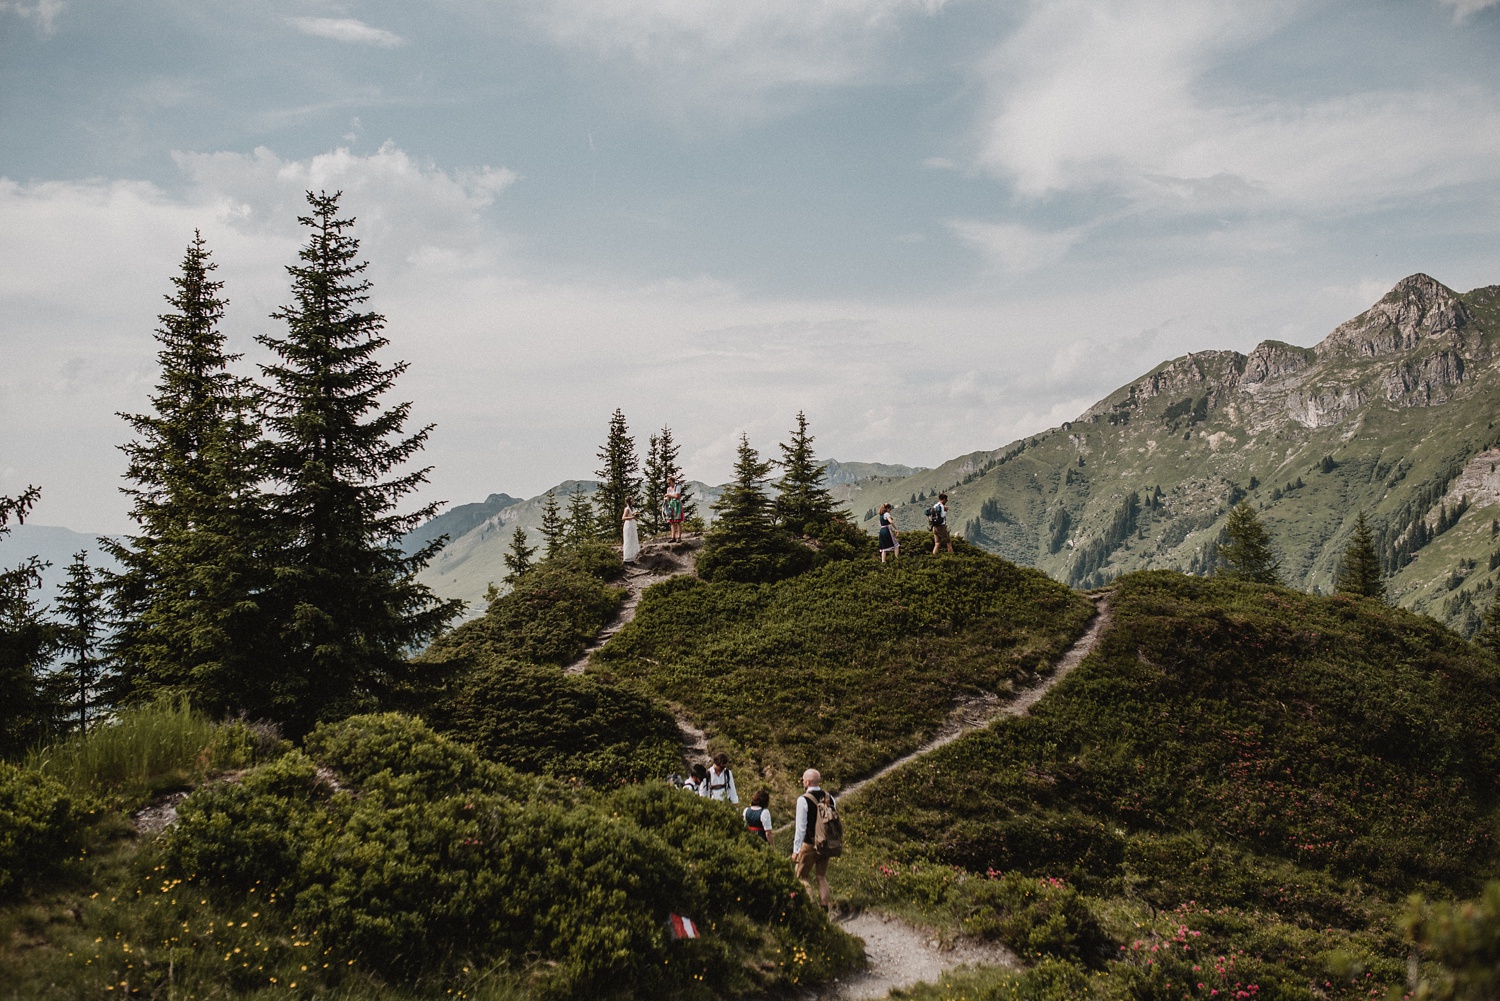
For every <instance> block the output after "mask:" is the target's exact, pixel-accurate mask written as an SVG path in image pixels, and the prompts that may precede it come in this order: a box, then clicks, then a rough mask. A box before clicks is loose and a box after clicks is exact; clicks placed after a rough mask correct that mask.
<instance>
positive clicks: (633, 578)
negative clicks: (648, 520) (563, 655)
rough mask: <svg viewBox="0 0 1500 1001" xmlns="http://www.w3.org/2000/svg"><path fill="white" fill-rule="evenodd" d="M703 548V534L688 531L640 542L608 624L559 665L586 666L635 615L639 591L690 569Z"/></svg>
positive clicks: (576, 669) (579, 669) (574, 669)
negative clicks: (580, 652)
mask: <svg viewBox="0 0 1500 1001" xmlns="http://www.w3.org/2000/svg"><path fill="white" fill-rule="evenodd" d="M702 548H703V536H701V535H690V536H688V537H686V538H684V539H683V540H682V541H681V542H657V541H648V542H645V543H643V544H642V545H641V554H640V556H638V557H636V561H635V562H634V563H627V564H625V581H624V584H625V587H626V588H627V589H628V592H629V593H627V594H626V595H625V600H624V601H622V602H621V603H620V610H619V612H617V613H615V617H614V618H613V619H611V620H610V622H609V624H608V625H606V626H605V627H604V628H603V629H601V630H599V635H598V636H595V637H594V642H593V643H592V644H590V645H589V648H588V649H587V650H585V651H583V655H582V656H580V657H579V658H578V659H577V660H575V661H574V662H573V663H571V664H569V665H568V666H567V667H565V668H563V672H564V673H566V674H582V673H583V669H584V668H586V667H588V663H589V658H590V657H591V656H593V654H594V651H596V650H598V649H599V648H600V647H602V646H603V645H604V644H606V643H608V642H609V641H610V638H611V637H613V636H614V635H615V633H617V632H619V631H620V630H621V629H624V628H625V627H626V625H628V624H629V623H630V622H631V621H632V620H633V619H634V618H635V610H636V608H637V607H639V606H640V603H641V594H642V593H643V592H644V591H645V590H646V588H648V587H650V586H651V585H652V584H660V583H661V582H662V581H664V580H671V579H672V578H673V577H681V576H683V575H684V574H690V573H693V572H694V569H695V568H696V567H697V565H698V550H699V549H702Z"/></svg>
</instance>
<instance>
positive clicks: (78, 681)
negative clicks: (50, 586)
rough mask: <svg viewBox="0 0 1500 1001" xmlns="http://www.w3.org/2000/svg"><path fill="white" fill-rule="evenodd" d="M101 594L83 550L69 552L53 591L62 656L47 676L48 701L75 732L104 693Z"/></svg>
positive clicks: (83, 728) (92, 713)
mask: <svg viewBox="0 0 1500 1001" xmlns="http://www.w3.org/2000/svg"><path fill="white" fill-rule="evenodd" d="M104 593H105V592H104V585H103V581H102V580H101V579H100V575H99V573H98V571H96V570H95V569H94V568H93V567H92V566H90V565H89V554H88V550H86V549H84V550H79V551H78V552H77V553H74V554H73V562H72V563H70V564H68V577H67V580H65V581H63V584H62V587H61V588H59V589H58V595H57V609H56V614H57V617H58V619H59V620H60V622H59V626H60V629H59V636H58V649H59V651H60V652H61V653H63V654H64V660H63V662H62V663H61V664H60V665H58V667H57V668H56V669H55V670H54V671H53V672H52V674H51V676H50V677H49V678H48V679H47V680H48V682H49V685H50V687H51V688H52V691H53V693H54V695H53V701H54V702H55V703H56V704H57V706H58V708H59V709H60V710H62V711H63V712H64V713H65V714H66V716H67V718H68V719H69V726H70V728H76V729H77V731H78V732H79V733H87V732H88V728H89V721H90V720H91V719H93V718H94V716H95V715H97V712H98V710H99V707H100V704H101V703H102V702H103V701H104V698H105V695H104V688H105V681H106V677H105V673H106V666H105V665H106V661H105V659H104V658H103V657H102V656H100V640H101V635H102V633H103V630H104V618H105V610H104Z"/></svg>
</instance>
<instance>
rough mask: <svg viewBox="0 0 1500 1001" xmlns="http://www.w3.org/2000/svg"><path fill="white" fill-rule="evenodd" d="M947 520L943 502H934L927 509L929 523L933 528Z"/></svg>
mask: <svg viewBox="0 0 1500 1001" xmlns="http://www.w3.org/2000/svg"><path fill="white" fill-rule="evenodd" d="M947 520H948V517H947V512H946V511H944V510H943V505H942V504H940V503H939V504H934V505H932V507H930V508H928V509H927V524H928V525H929V526H931V527H932V528H937V527H938V526H939V525H941V524H944V523H945V522H946V521H947Z"/></svg>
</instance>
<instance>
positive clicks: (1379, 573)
mask: <svg viewBox="0 0 1500 1001" xmlns="http://www.w3.org/2000/svg"><path fill="white" fill-rule="evenodd" d="M1334 590H1336V591H1338V592H1339V593H1340V594H1356V595H1361V596H1363V597H1366V598H1378V599H1379V600H1381V601H1384V600H1385V572H1384V571H1383V570H1382V569H1381V566H1380V555H1379V554H1378V553H1377V552H1376V551H1375V537H1374V536H1373V535H1372V534H1371V532H1370V526H1369V524H1368V523H1366V521H1365V513H1364V512H1363V511H1361V512H1359V517H1358V518H1356V519H1355V522H1354V536H1353V537H1352V538H1351V539H1350V540H1349V545H1348V547H1347V548H1346V549H1345V550H1344V558H1343V560H1342V562H1341V563H1340V564H1339V572H1338V576H1337V578H1336V579H1335V581H1334Z"/></svg>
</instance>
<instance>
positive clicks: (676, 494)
mask: <svg viewBox="0 0 1500 1001" xmlns="http://www.w3.org/2000/svg"><path fill="white" fill-rule="evenodd" d="M661 506H662V510H663V511H664V512H665V513H666V516H667V526H668V527H669V528H670V529H671V530H672V541H673V542H681V541H682V488H681V487H679V486H678V485H677V478H676V477H675V476H668V477H667V492H666V494H665V495H664V496H663V498H662V503H661Z"/></svg>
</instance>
